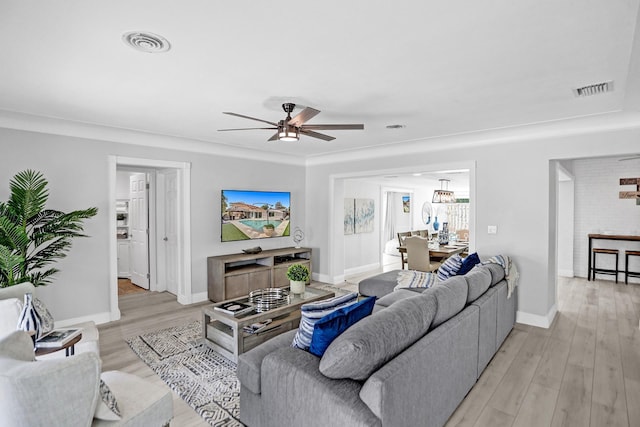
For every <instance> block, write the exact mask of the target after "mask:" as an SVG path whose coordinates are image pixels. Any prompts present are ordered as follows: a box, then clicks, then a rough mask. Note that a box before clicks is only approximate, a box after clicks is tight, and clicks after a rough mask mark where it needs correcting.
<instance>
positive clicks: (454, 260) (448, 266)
mask: <svg viewBox="0 0 640 427" xmlns="http://www.w3.org/2000/svg"><path fill="white" fill-rule="evenodd" d="M478 261H480V260H478ZM461 266H462V257H461V256H460V255H458V254H456V255H452V256H450V257H449V258H447V259H446V260H445V261H444V262H443V263H442V265H441V266H440V267H439V268H438V279H439V280H441V281H444V280H447V279H448V278H449V277H452V276H455V275H456V274H458V270H460V267H461Z"/></svg>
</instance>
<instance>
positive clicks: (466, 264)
mask: <svg viewBox="0 0 640 427" xmlns="http://www.w3.org/2000/svg"><path fill="white" fill-rule="evenodd" d="M477 264H480V257H479V256H478V253H477V252H474V253H472V254H471V255H469V256H467V257H466V258H465V259H464V260H463V261H462V265H461V266H460V269H459V270H458V273H457V274H458V275H460V276H462V275H464V274H467V273H468V272H470V271H471V269H472V268H473V267H475V266H476V265H477Z"/></svg>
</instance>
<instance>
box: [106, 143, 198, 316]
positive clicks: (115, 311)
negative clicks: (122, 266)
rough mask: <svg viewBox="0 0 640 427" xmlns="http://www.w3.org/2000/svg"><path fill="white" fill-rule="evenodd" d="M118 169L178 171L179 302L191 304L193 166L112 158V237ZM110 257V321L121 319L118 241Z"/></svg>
mask: <svg viewBox="0 0 640 427" xmlns="http://www.w3.org/2000/svg"><path fill="white" fill-rule="evenodd" d="M118 166H137V167H145V168H154V169H159V168H162V169H169V168H173V169H177V171H178V181H179V183H181V185H179V186H178V191H179V195H178V199H179V212H178V221H179V224H181V225H180V226H179V227H178V234H179V236H178V259H179V261H180V262H179V263H178V264H179V265H178V280H179V283H178V290H179V292H178V295H177V300H178V302H179V303H180V304H191V303H192V301H193V295H191V222H190V221H191V163H188V162H176V161H169V160H155V159H143V158H136V157H122V156H114V155H110V156H109V159H108V167H109V170H108V174H107V175H108V177H109V200H110V202H109V235H111V234H113V230H115V229H116V219H115V218H116V212H115V204H114V203H111V202H112V201H115V200H116V171H117V168H118ZM109 253H110V258H111V259H110V260H109V265H110V274H109V278H110V280H109V282H110V292H109V295H110V305H111V314H110V317H111V318H110V320H118V319H120V310H119V308H118V248H117V245H116V239H115V238H114V239H109Z"/></svg>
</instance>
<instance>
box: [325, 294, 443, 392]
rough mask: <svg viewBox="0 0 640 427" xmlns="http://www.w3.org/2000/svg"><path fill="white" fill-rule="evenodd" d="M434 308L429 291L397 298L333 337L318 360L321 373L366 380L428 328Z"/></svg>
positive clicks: (334, 376) (433, 299)
mask: <svg viewBox="0 0 640 427" xmlns="http://www.w3.org/2000/svg"><path fill="white" fill-rule="evenodd" d="M436 310H437V303H436V299H435V297H434V296H433V295H432V294H431V293H425V294H420V295H416V296H414V297H410V298H405V299H403V300H400V301H397V302H396V303H394V304H392V305H391V306H389V307H388V308H385V309H384V310H380V311H377V312H374V313H373V314H372V315H371V316H369V317H365V318H364V319H362V320H360V321H359V322H358V323H356V324H355V325H353V326H351V327H350V328H349V329H347V330H346V331H345V332H344V333H342V335H340V336H339V337H338V338H336V339H335V340H334V341H333V342H332V343H331V345H330V346H329V348H327V351H326V352H325V353H324V355H323V356H322V359H321V360H320V372H322V374H323V375H325V376H327V377H329V378H334V379H339V378H351V379H354V380H365V379H367V378H368V377H369V376H370V375H371V374H372V373H373V372H375V371H376V370H377V369H378V368H379V367H380V366H382V365H384V364H385V363H386V362H387V361H389V360H391V359H392V358H394V357H395V356H396V355H398V354H399V353H400V352H402V351H403V350H404V349H405V348H407V347H409V346H410V345H411V344H413V343H414V342H416V341H417V340H418V339H419V338H420V337H422V336H423V335H424V334H425V333H427V331H428V330H429V326H430V325H431V320H432V319H433V317H434V315H435V313H436Z"/></svg>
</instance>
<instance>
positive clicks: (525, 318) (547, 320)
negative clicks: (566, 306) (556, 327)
mask: <svg viewBox="0 0 640 427" xmlns="http://www.w3.org/2000/svg"><path fill="white" fill-rule="evenodd" d="M557 312H558V309H557V307H556V305H555V304H554V305H553V307H551V309H550V310H549V312H548V313H547V315H546V316H540V315H538V314H531V313H525V312H524V311H518V312H517V313H516V322H517V323H523V324H525V325H530V326H537V327H538V328H545V329H549V327H550V326H551V323H553V319H554V318H555V317H556V313H557Z"/></svg>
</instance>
